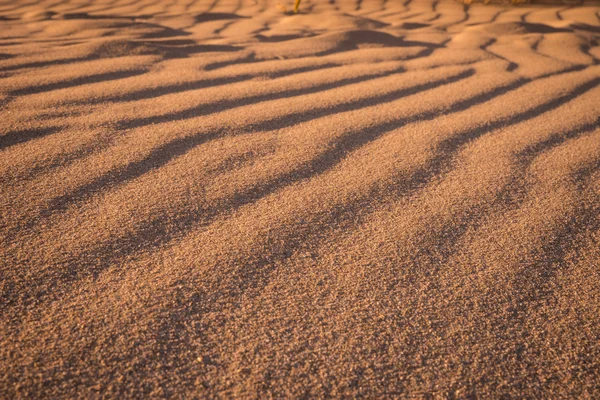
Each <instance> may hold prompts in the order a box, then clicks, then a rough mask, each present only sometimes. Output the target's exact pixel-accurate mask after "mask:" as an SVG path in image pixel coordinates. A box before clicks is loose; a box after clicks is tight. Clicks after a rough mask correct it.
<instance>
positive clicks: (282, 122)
mask: <svg viewBox="0 0 600 400" xmlns="http://www.w3.org/2000/svg"><path fill="white" fill-rule="evenodd" d="M473 75H475V70H474V69H471V68H470V69H468V70H466V71H463V72H461V73H460V74H458V75H454V76H451V77H448V78H444V79H440V80H437V81H433V82H427V83H423V84H419V85H416V86H412V87H408V88H402V89H398V90H394V91H392V92H389V93H386V94H384V95H379V96H373V97H369V98H363V99H358V100H355V101H351V102H348V103H342V104H338V105H335V106H329V107H326V108H322V109H316V110H311V111H309V112H307V111H303V112H299V113H292V114H287V115H285V116H282V117H277V118H274V119H271V120H267V121H264V122H260V123H256V124H253V125H250V126H249V127H248V130H249V131H252V132H254V131H263V130H268V131H270V130H277V129H283V128H287V127H290V126H293V125H296V124H299V123H302V122H306V121H310V120H313V119H318V118H323V117H326V116H328V115H334V114H338V113H343V112H348V111H354V110H358V109H361V108H365V107H370V106H375V105H381V104H385V103H390V102H393V101H396V100H398V99H401V98H403V97H407V96H411V95H413V94H417V93H419V92H423V91H427V90H431V89H435V88H438V87H441V86H444V85H448V84H450V83H454V82H458V81H460V80H463V79H466V78H469V77H471V76H473Z"/></svg>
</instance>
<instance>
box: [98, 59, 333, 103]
mask: <svg viewBox="0 0 600 400" xmlns="http://www.w3.org/2000/svg"><path fill="white" fill-rule="evenodd" d="M338 66H339V65H338V64H333V63H327V64H322V65H317V66H312V65H311V66H304V67H298V68H292V69H288V70H284V71H277V72H272V73H264V74H261V73H257V74H242V75H237V76H227V77H220V78H211V79H202V80H198V81H194V82H186V83H180V84H175V85H168V86H163V87H158V88H151V89H142V90H139V91H137V92H134V93H128V94H126V95H123V96H115V97H104V98H101V99H98V100H96V101H97V102H107V101H110V102H125V101H135V100H143V99H152V98H155V97H160V96H164V95H168V94H173V93H183V92H189V91H193V90H198V89H206V88H211V87H216V86H222V85H227V84H230V83H238V82H244V81H248V80H251V79H254V78H257V77H260V76H268V77H269V78H271V79H275V78H279V77H283V76H288V75H295V74H299V73H303V72H310V71H317V70H320V69H327V68H332V67H338ZM92 101H94V100H92ZM87 102H88V100H86V103H87Z"/></svg>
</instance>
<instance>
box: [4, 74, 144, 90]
mask: <svg viewBox="0 0 600 400" xmlns="http://www.w3.org/2000/svg"><path fill="white" fill-rule="evenodd" d="M146 72H147V70H133V71H116V72H105V73H101V74H94V75H88V76H81V77H77V78H73V79H70V80H68V81H63V82H55V83H47V84H42V85H35V86H30V87H26V88H22V89H17V90H14V91H12V92H11V93H10V94H11V95H13V96H23V95H28V94H36V93H43V92H49V91H51V90H59V89H67V88H74V87H77V86H82V85H87V84H92V83H100V82H107V81H113V80H117V79H124V78H130V77H132V76H137V75H142V74H144V73H146Z"/></svg>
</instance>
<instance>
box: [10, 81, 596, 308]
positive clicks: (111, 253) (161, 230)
mask: <svg viewBox="0 0 600 400" xmlns="http://www.w3.org/2000/svg"><path fill="white" fill-rule="evenodd" d="M599 80H600V78H597V79H594V80H592V81H591V82H588V83H586V84H583V85H581V86H579V87H578V88H576V89H575V90H574V91H573V92H571V93H568V94H566V95H564V96H561V97H560V98H558V99H554V100H552V101H550V102H548V103H545V104H542V105H540V106H537V107H535V108H534V109H533V110H529V111H526V112H524V113H521V114H519V115H517V116H515V117H512V118H507V119H504V120H500V121H498V122H497V123H495V124H493V125H492V126H488V127H486V128H484V129H481V128H478V129H472V130H468V131H466V132H465V133H462V134H460V135H459V136H458V137H456V138H452V139H449V140H447V141H446V142H445V143H446V145H441V146H440V149H442V151H443V153H442V154H440V155H439V156H438V157H436V158H434V159H433V160H432V161H431V162H429V163H427V164H426V165H424V166H423V167H422V168H420V169H419V170H418V171H417V172H416V173H414V174H412V175H411V176H410V177H407V178H406V179H404V180H403V181H402V182H398V184H397V185H396V186H395V187H393V188H383V189H380V188H377V187H374V188H369V189H368V192H367V195H366V197H363V198H360V199H357V200H354V201H352V202H350V203H348V204H346V205H344V206H340V207H336V208H335V209H334V210H329V211H330V212H324V213H323V215H320V216H315V217H314V219H315V220H317V219H318V218H321V219H325V220H326V221H325V222H328V223H327V224H325V225H326V226H329V228H327V230H332V229H334V228H335V226H337V225H339V224H340V223H343V222H344V218H350V219H353V220H355V219H356V215H357V213H358V214H360V213H361V212H362V211H364V210H368V209H370V208H369V207H365V202H366V203H369V202H370V199H371V197H372V195H373V193H376V192H389V194H391V195H395V196H409V195H411V193H413V192H414V191H416V190H419V188H421V187H422V186H423V185H425V184H427V183H429V182H430V180H431V179H432V178H434V177H435V176H436V175H438V174H439V173H440V172H441V171H443V170H444V167H445V166H446V165H448V164H449V163H450V162H451V161H452V159H453V157H454V154H455V152H456V151H457V150H458V149H459V148H460V147H461V146H462V145H464V144H466V143H468V142H469V141H472V140H474V139H476V138H478V137H480V136H482V135H484V134H485V133H488V132H490V131H492V130H495V129H498V128H500V127H506V126H509V125H513V124H517V123H519V122H522V121H523V120H526V119H527V118H533V117H534V116H537V115H540V114H542V113H543V112H546V111H549V110H551V109H553V108H556V107H559V106H560V105H561V104H562V103H564V102H567V101H569V100H571V99H573V98H575V97H577V96H578V95H581V94H583V93H584V92H585V91H587V90H591V88H592V87H594V86H596V85H597V82H598V81H599ZM526 82H527V80H522V81H519V82H517V83H513V84H510V85H507V86H504V87H500V88H496V89H494V90H493V91H492V92H490V93H484V94H481V95H479V96H477V97H476V98H477V99H479V100H478V101H486V100H485V99H487V100H490V99H492V98H494V97H496V96H499V95H501V94H504V93H506V92H509V91H510V90H514V87H515V86H516V87H518V86H521V85H522V84H524V83H526ZM473 102H474V100H473V99H469V100H465V101H462V102H459V103H457V104H456V105H455V106H453V107H451V108H450V109H449V110H448V112H456V111H461V110H464V109H467V108H469V107H470V106H471V105H472V104H473ZM439 115H440V113H439V112H433V111H432V112H429V113H426V114H425V115H415V116H411V117H407V118H404V119H401V120H398V121H392V122H389V123H385V124H382V125H381V126H379V127H377V128H371V129H368V130H363V131H359V132H355V133H354V134H348V135H344V137H343V138H342V139H341V140H340V141H339V142H338V143H337V144H336V145H335V146H334V147H333V148H332V149H331V150H329V151H327V152H326V153H325V154H323V155H321V156H319V157H317V159H314V160H312V161H311V162H309V163H307V164H305V165H304V166H301V167H300V168H299V169H296V170H294V171H292V172H289V173H287V174H284V175H283V176H280V177H279V178H277V179H275V180H273V181H271V182H269V183H267V184H266V185H262V186H260V187H254V188H251V189H250V190H248V191H246V192H244V193H240V194H238V195H235V196H233V197H231V198H229V199H226V200H224V201H223V202H222V203H221V204H220V205H219V206H218V207H212V208H210V209H204V210H199V211H195V210H194V211H191V212H190V211H188V212H186V213H183V214H181V215H178V216H177V217H176V218H175V219H173V218H169V216H166V215H165V216H160V217H158V218H156V219H154V220H153V221H150V222H149V223H147V224H145V225H144V226H143V227H141V228H140V229H138V230H137V231H136V232H135V233H134V234H132V235H129V236H128V237H125V238H116V239H115V240H114V242H112V241H111V242H109V243H105V244H103V245H101V246H99V247H98V248H96V249H94V250H91V251H86V252H84V253H82V254H80V255H78V257H77V260H78V262H80V263H81V262H83V263H84V264H85V265H86V266H89V268H86V269H85V270H84V271H82V272H79V273H76V272H73V271H66V270H65V271H62V273H61V274H59V275H55V277H54V279H53V282H54V283H53V285H54V284H56V281H62V282H71V281H75V280H77V279H80V278H82V276H81V275H82V273H83V272H85V275H86V276H97V275H98V274H99V273H100V272H101V271H103V270H104V269H105V268H106V267H107V266H109V265H111V264H112V263H114V262H116V261H117V260H119V259H122V258H123V257H125V256H127V255H129V254H131V252H133V251H139V249H142V248H147V247H156V246H159V245H163V244H166V243H168V242H169V241H170V240H172V239H173V238H174V237H175V236H178V235H181V234H183V233H185V232H188V231H190V230H191V229H193V228H195V227H198V226H199V223H198V219H199V218H202V219H203V221H202V223H201V225H207V224H209V223H210V222H211V220H212V219H214V217H215V216H217V215H221V214H222V213H227V212H232V211H235V210H237V209H239V208H240V207H242V206H244V205H247V204H250V203H253V202H256V201H257V200H259V199H260V198H263V197H265V196H268V195H269V194H271V193H274V192H275V191H278V190H280V189H282V188H284V187H288V186H289V185H291V184H294V183H297V182H299V181H302V180H307V179H310V178H312V177H314V176H317V175H320V174H322V173H323V172H325V171H327V170H328V169H331V168H332V167H333V166H335V165H337V163H338V162H339V161H340V160H341V159H343V158H344V157H345V156H346V155H347V154H348V152H349V151H352V150H356V149H357V148H358V147H359V146H361V145H364V144H365V143H368V142H370V141H373V140H375V139H377V138H378V137H381V136H382V135H384V134H386V133H389V132H391V131H392V130H395V129H397V128H398V127H400V126H402V125H405V124H408V123H411V122H415V121H423V120H431V119H434V118H436V117H437V116H439ZM182 140H186V141H190V140H192V138H186V139H182ZM175 147H177V145H176V146H175ZM184 147H188V146H187V145H184V146H182V150H183V151H180V152H181V153H184V152H185V151H187V150H185V149H184ZM164 153H165V151H160V154H164ZM169 158H172V157H169ZM332 158H333V159H332ZM144 163H145V164H146V168H145V169H147V170H150V169H152V167H150V168H148V167H149V166H150V165H156V164H155V162H153V161H151V160H149V159H148V158H146V159H145V161H144ZM163 164H164V163H163ZM127 169H128V170H134V169H135V168H133V167H127ZM130 174H132V175H137V173H135V172H133V173H130ZM109 175H110V176H118V174H116V173H114V172H113V173H110V174H109ZM98 181H102V182H107V181H110V179H107V178H101V179H100V180H98ZM86 186H88V187H89V185H86ZM104 186H106V185H104ZM86 190H89V188H88V189H86ZM77 192H78V193H79V192H83V190H77ZM63 197H64V196H63ZM386 198H387V197H386ZM367 205H368V204H367ZM308 222H310V221H308ZM321 222H322V221H321ZM169 223H171V224H169ZM336 224H337V225H336ZM317 225H318V227H313V228H310V227H312V226H314V224H310V223H306V224H303V225H302V226H299V227H298V228H299V229H297V230H288V231H289V232H292V233H290V234H286V235H284V236H286V237H285V241H286V243H288V244H289V246H288V245H286V246H284V247H285V250H284V251H283V252H281V251H279V253H277V252H273V253H274V254H272V255H271V256H269V260H267V261H268V262H273V261H274V260H285V259H287V258H288V257H289V256H290V255H291V254H292V253H293V251H294V250H295V249H297V248H299V247H300V246H302V243H303V241H299V240H295V241H294V240H292V239H294V237H296V236H298V235H300V234H303V235H307V234H308V235H312V236H315V235H316V236H320V235H323V234H325V233H326V230H324V229H323V226H324V224H317ZM173 226H177V229H176V230H173V228H172V227H173ZM300 228H304V230H302V229H300ZM259 262H260V263H264V262H265V260H260V261H259ZM92 266H93V268H92ZM254 266H255V265H248V266H246V267H242V268H243V270H242V272H243V271H247V273H249V274H255V273H256V270H255V268H254ZM259 270H260V268H259ZM242 284H243V283H242ZM243 285H246V284H243ZM42 292H43V289H42ZM22 295H25V297H27V295H26V294H25V293H23V294H22ZM6 300H8V303H10V302H11V301H10V299H6Z"/></svg>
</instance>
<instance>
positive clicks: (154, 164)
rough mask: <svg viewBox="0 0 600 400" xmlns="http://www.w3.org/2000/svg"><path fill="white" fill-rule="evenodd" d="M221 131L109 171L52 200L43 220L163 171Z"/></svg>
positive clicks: (178, 142)
mask: <svg viewBox="0 0 600 400" xmlns="http://www.w3.org/2000/svg"><path fill="white" fill-rule="evenodd" d="M219 135H220V132H212V133H206V134H202V135H192V136H187V137H184V138H179V139H175V140H173V141H171V142H169V143H167V144H166V145H164V146H161V147H159V148H157V149H154V150H153V151H152V152H150V154H148V155H147V156H146V157H144V158H143V159H142V160H139V161H135V162H132V163H130V164H128V165H127V166H125V167H122V168H117V169H114V170H111V171H109V172H108V173H106V174H104V175H102V176H101V177H99V178H96V179H94V180H93V181H92V182H89V183H87V184H85V185H83V186H80V187H78V188H77V189H75V190H73V191H71V192H69V193H67V194H64V195H62V196H59V197H56V198H54V199H52V200H51V201H50V202H49V203H48V206H47V207H46V209H45V210H44V211H43V212H41V213H40V215H39V218H46V217H48V216H49V215H50V214H52V213H53V212H56V211H62V210H64V209H66V208H67V207H68V205H69V204H71V203H73V202H77V201H81V200H84V199H86V198H89V197H91V196H92V195H94V194H95V193H97V192H100V191H102V190H105V189H106V188H108V187H115V186H118V185H121V184H123V183H125V182H128V181H131V180H133V179H136V178H139V177H140V176H142V175H144V174H146V173H148V172H150V171H151V170H153V169H156V168H160V167H162V166H163V165H165V164H167V163H168V162H169V161H171V160H172V159H174V158H177V157H179V156H181V155H183V154H185V153H187V152H188V151H189V150H191V149H192V148H194V147H196V146H198V145H200V144H202V143H205V142H208V141H210V140H213V139H215V138H217V137H219Z"/></svg>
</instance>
